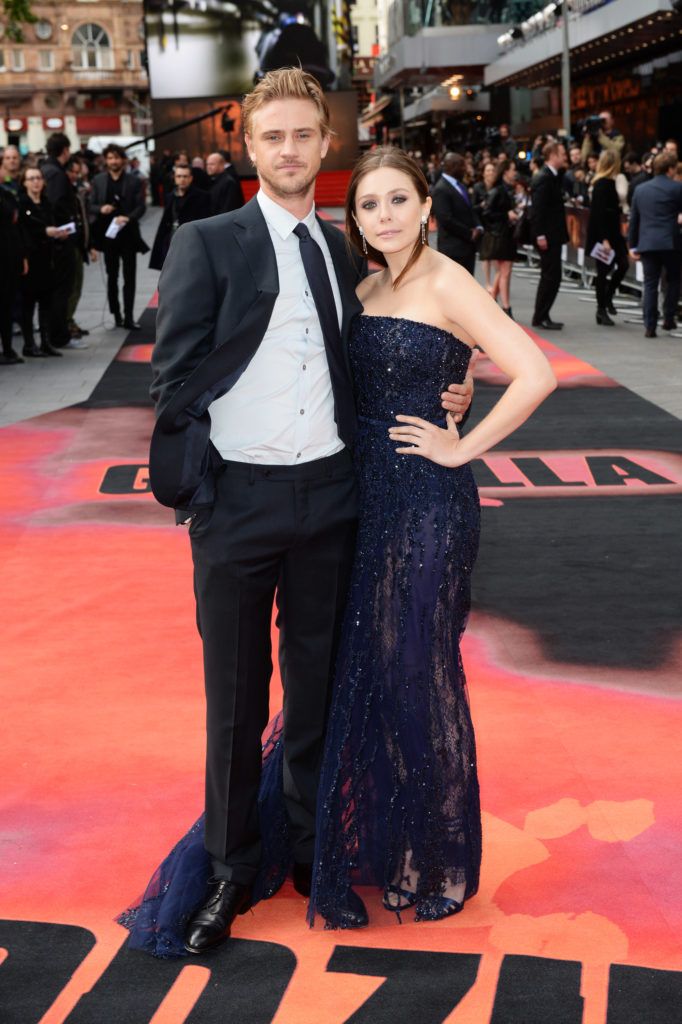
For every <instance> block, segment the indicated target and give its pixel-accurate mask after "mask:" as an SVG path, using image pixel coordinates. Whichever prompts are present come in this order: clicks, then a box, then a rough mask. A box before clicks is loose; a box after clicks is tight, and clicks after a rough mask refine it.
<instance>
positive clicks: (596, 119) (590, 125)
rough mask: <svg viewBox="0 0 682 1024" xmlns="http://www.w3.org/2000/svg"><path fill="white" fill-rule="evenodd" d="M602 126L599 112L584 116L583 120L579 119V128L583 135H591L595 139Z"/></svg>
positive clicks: (602, 120) (602, 122) (602, 119)
mask: <svg viewBox="0 0 682 1024" xmlns="http://www.w3.org/2000/svg"><path fill="white" fill-rule="evenodd" d="M603 127H604V118H603V117H600V116H599V114H591V115H590V117H586V118H585V120H584V121H580V128H581V130H582V133H583V135H591V136H592V137H593V138H595V139H596V138H597V136H598V135H599V132H600V131H601V130H602V129H603Z"/></svg>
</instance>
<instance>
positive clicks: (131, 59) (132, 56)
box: [126, 50, 137, 71]
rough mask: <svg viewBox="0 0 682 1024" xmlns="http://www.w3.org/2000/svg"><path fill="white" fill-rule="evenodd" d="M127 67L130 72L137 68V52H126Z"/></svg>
mask: <svg viewBox="0 0 682 1024" xmlns="http://www.w3.org/2000/svg"><path fill="white" fill-rule="evenodd" d="M126 67H127V68H128V69H129V70H130V71H132V70H133V69H134V68H136V67H137V62H136V51H135V50H127V51H126Z"/></svg>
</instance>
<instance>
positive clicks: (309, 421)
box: [208, 190, 344, 466]
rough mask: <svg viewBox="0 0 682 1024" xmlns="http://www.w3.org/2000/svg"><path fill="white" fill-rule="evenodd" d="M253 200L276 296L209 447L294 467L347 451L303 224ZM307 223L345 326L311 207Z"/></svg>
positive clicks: (221, 402)
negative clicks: (299, 229)
mask: <svg viewBox="0 0 682 1024" xmlns="http://www.w3.org/2000/svg"><path fill="white" fill-rule="evenodd" d="M256 199H257V202H258V204H259V206H260V208H261V211H262V213H263V216H264V217H265V222H266V224H267V226H268V231H269V232H270V238H271V239H272V244H273V246H274V249H275V256H276V258H277V274H278V277H279V295H278V296H277V298H276V300H275V306H274V309H273V311H272V316H271V318H270V323H269V324H268V328H267V330H266V332H265V335H264V336H263V340H262V341H261V343H260V345H259V347H258V350H257V351H256V353H255V355H254V357H253V359H252V360H251V362H250V363H249V365H248V366H247V367H246V369H245V370H244V372H243V374H242V375H241V377H240V378H239V380H238V381H237V383H236V384H235V385H234V387H232V388H231V389H230V391H228V393H227V394H226V395H223V397H222V398H219V399H217V400H216V401H215V402H212V403H211V405H210V406H209V410H208V411H209V414H210V417H211V440H212V442H213V444H214V445H215V447H216V448H217V449H218V451H219V452H220V454H221V455H222V457H223V458H224V459H229V460H230V461H233V462H253V463H258V464H261V465H282V466H292V465H298V463H300V462H311V461H312V460H313V459H321V458H324V457H325V456H327V455H334V454H335V453H336V452H339V451H341V449H342V448H343V447H344V445H343V442H342V441H341V439H340V438H339V435H338V431H337V428H336V423H335V422H334V396H333V393H332V384H331V377H330V376H329V365H328V363H327V354H326V352H325V348H324V338H323V335H322V328H321V327H320V321H319V318H318V315H317V310H316V308H315V302H314V300H313V295H312V292H311V290H310V286H309V285H308V280H307V278H306V275H305V270H304V269H303V261H302V260H301V254H300V249H299V241H298V237H297V236H296V235H295V234H293V230H294V228H295V227H296V225H297V224H298V223H299V221H298V220H297V219H296V217H294V216H293V214H291V213H289V211H288V210H285V209H284V207H282V206H279V204H278V203H276V202H274V200H272V199H270V198H269V197H268V196H266V195H265V193H264V192H263V191H262V190H261V191H259V192H258V193H257V195H256ZM302 223H303V224H305V225H306V227H307V228H308V231H309V232H310V234H311V236H312V237H313V238H314V239H315V241H316V242H317V244H318V245H319V246H320V248H321V249H322V252H323V253H324V258H325V261H326V264H327V270H328V272H329V280H330V282H331V286H332V291H333V293H334V301H335V303H336V312H337V316H338V318H339V326H340V325H341V316H342V309H341V294H340V292H339V286H338V282H337V280H336V273H335V271H334V265H333V263H332V259H331V255H330V252H329V248H328V246H327V242H326V240H325V237H324V234H323V233H322V229H321V228H320V225H319V224H318V222H317V219H316V217H315V207H314V206H313V208H312V209H311V211H310V213H309V214H308V216H307V217H305V218H304V220H303V221H302ZM228 344H229V342H228Z"/></svg>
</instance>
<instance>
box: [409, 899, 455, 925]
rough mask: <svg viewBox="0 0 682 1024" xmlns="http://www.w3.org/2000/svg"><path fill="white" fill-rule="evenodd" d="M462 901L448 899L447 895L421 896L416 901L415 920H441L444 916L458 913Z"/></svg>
mask: <svg viewBox="0 0 682 1024" xmlns="http://www.w3.org/2000/svg"><path fill="white" fill-rule="evenodd" d="M463 907H464V902H463V901H462V902H461V903H460V902H459V901H458V900H453V899H450V897H449V896H422V898H421V899H420V900H419V901H418V902H417V910H416V913H415V915H414V919H415V921H442V920H443V918H444V917H452V915H453V914H459V912H460V910H462V908H463Z"/></svg>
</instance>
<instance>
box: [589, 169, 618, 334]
mask: <svg viewBox="0 0 682 1024" xmlns="http://www.w3.org/2000/svg"><path fill="white" fill-rule="evenodd" d="M619 171H620V156H619V155H618V153H617V152H616V150H613V149H605V150H603V151H602V153H601V155H600V157H599V163H598V164H597V172H596V174H595V176H594V179H593V181H592V199H591V201H590V219H589V221H588V224H587V252H588V253H591V252H592V250H593V249H594V247H595V245H596V244H597V243H600V244H601V245H602V246H603V247H604V249H605V250H606V252H607V253H611V252H613V254H614V256H613V260H612V262H611V263H606V262H604V260H599V259H595V261H594V263H595V266H596V269H597V276H596V277H595V280H594V287H595V291H596V293H597V323H598V324H599V325H600V326H601V327H613V326H614V321H613V320H612V319H611V317H610V316H609V313H615V312H616V308H615V306H614V305H613V297H614V295H615V294H616V289H617V288H618V285H619V284H620V283H621V281H622V280H623V278H624V277H625V274H626V272H627V269H628V250H627V245H626V243H625V239H624V238H623V232H622V230H621V223H620V213H621V210H620V200H619V198H618V191H617V189H616V178H617V177H618V173H619Z"/></svg>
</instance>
